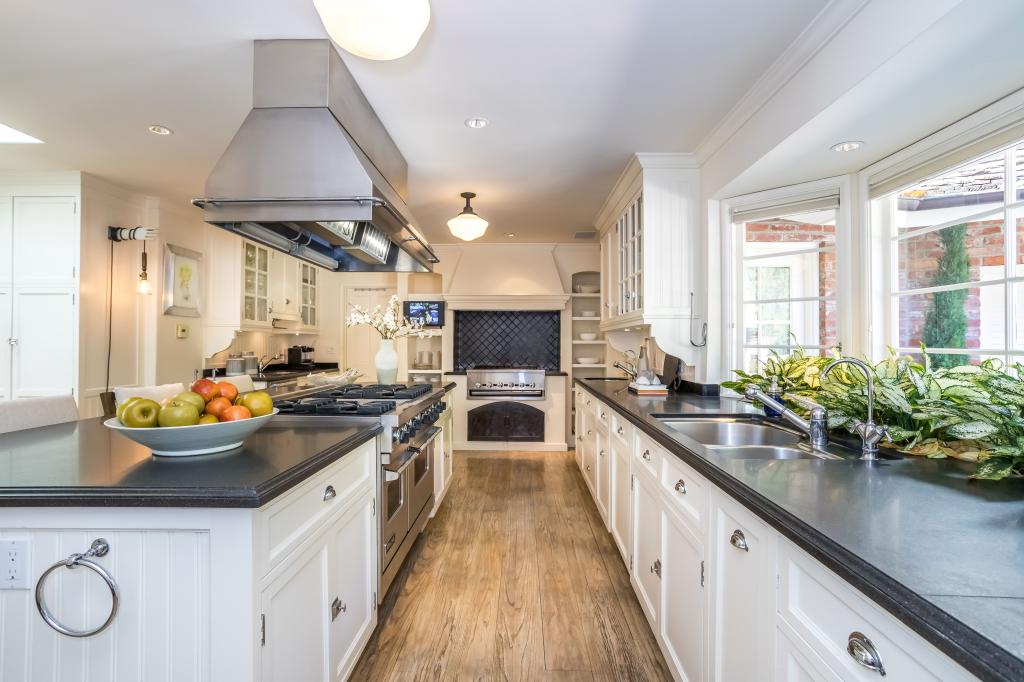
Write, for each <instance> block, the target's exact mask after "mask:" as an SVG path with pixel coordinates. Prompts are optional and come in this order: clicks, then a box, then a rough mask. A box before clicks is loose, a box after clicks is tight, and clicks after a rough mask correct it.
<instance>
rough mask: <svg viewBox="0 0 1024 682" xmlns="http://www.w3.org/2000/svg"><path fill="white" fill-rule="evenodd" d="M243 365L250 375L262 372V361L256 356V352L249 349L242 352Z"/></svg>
mask: <svg viewBox="0 0 1024 682" xmlns="http://www.w3.org/2000/svg"><path fill="white" fill-rule="evenodd" d="M242 366H243V368H244V369H243V370H242V371H244V372H245V373H246V374H248V375H249V376H255V375H257V374H259V373H260V361H259V358H257V357H256V353H255V352H253V351H251V350H247V351H245V352H243V353H242Z"/></svg>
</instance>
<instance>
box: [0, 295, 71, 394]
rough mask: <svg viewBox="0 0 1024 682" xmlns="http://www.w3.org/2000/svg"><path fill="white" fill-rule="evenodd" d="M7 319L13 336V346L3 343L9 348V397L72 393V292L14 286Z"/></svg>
mask: <svg viewBox="0 0 1024 682" xmlns="http://www.w3.org/2000/svg"><path fill="white" fill-rule="evenodd" d="M0 314H2V312H0ZM11 319H12V325H11V336H12V338H13V339H15V342H14V344H13V345H12V344H7V347H8V348H9V349H11V350H10V353H11V363H10V366H11V397H13V398H32V397H37V396H51V395H69V394H71V393H73V389H74V386H75V382H76V378H75V377H76V373H75V366H76V365H75V360H76V357H75V338H76V336H77V333H76V332H77V329H76V324H75V293H74V291H72V290H70V289H68V288H57V289H52V290H51V289H43V288H31V289H22V288H18V287H16V288H15V289H14V296H13V314H12V317H11ZM5 340H6V339H5Z"/></svg>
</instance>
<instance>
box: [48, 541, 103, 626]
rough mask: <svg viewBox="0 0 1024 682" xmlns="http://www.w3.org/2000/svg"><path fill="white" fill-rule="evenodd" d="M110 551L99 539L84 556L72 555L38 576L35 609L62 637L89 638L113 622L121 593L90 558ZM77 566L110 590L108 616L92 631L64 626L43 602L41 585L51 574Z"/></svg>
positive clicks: (93, 542)
mask: <svg viewBox="0 0 1024 682" xmlns="http://www.w3.org/2000/svg"><path fill="white" fill-rule="evenodd" d="M109 551H110V545H109V544H108V543H107V541H106V540H104V539H103V538H99V539H96V540H93V541H92V545H91V546H90V547H89V549H88V550H86V552H85V553H84V554H72V555H71V556H69V557H68V558H67V559H64V560H62V561H58V562H57V563H55V564H54V565H52V566H50V567H49V568H48V569H46V570H45V571H43V574H42V575H41V576H39V582H37V583H36V609H38V610H39V615H40V616H42V617H43V620H44V621H46V624H47V625H49V626H50V627H51V628H53V629H54V630H56V631H57V632H59V633H60V634H62V635H67V636H68V637H91V636H93V635H95V634H98V633H100V632H103V631H104V630H106V629H107V627H108V626H109V625H110V623H111V622H112V621H113V620H114V616H116V615H117V608H118V606H119V605H120V602H121V591H120V590H119V589H118V587H117V583H116V582H114V577H113V576H111V575H110V574H109V573H107V570H106V569H105V568H103V567H102V566H100V565H99V564H98V563H96V562H95V561H92V557H97V556H106V555H107V553H108V552H109ZM79 566H85V567H86V568H88V569H89V570H90V571H92V572H93V573H95V574H96V575H98V576H99V577H101V578H103V582H105V583H106V584H107V589H109V590H110V615H109V616H107V619H106V620H105V621H103V624H102V625H100V626H99V627H96V628H93V629H92V630H74V629H72V628H69V627H68V626H66V625H64V624H63V623H61V622H60V621H58V620H57V617H56V616H54V615H53V613H52V612H51V611H50V609H49V608H48V607H47V606H46V602H45V601H43V583H45V582H46V579H47V578H48V577H49V575H50V574H51V573H53V572H54V571H56V570H57V569H58V568H69V569H74V568H78V567H79Z"/></svg>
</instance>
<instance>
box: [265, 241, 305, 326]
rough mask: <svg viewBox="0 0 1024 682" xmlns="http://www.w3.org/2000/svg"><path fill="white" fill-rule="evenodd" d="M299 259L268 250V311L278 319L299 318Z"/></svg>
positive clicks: (272, 316)
mask: <svg viewBox="0 0 1024 682" xmlns="http://www.w3.org/2000/svg"><path fill="white" fill-rule="evenodd" d="M298 288H299V261H298V260H296V259H295V258H292V257H291V256H289V255H288V254H286V253H281V252H279V251H271V252H270V303H269V306H270V313H271V318H277V319H279V320H297V319H299V291H298Z"/></svg>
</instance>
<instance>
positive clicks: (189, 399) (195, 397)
mask: <svg viewBox="0 0 1024 682" xmlns="http://www.w3.org/2000/svg"><path fill="white" fill-rule="evenodd" d="M171 400H176V401H178V402H179V403H188V404H189V405H192V406H194V407H195V408H196V409H197V410H199V411H200V412H202V411H203V410H204V409H206V401H205V400H204V399H203V396H201V395H199V394H198V393H194V392H192V391H184V392H182V393H179V394H178V395H176V396H174V397H173V398H171Z"/></svg>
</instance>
